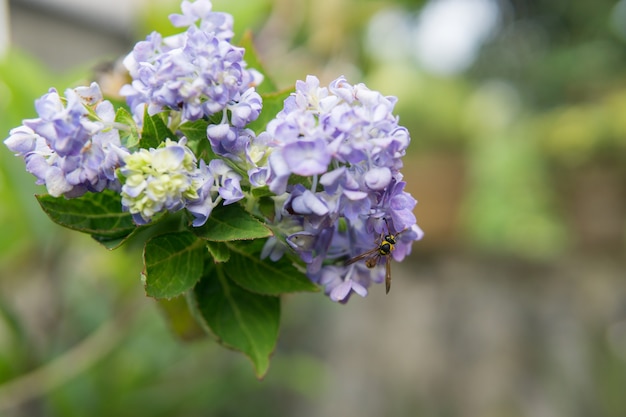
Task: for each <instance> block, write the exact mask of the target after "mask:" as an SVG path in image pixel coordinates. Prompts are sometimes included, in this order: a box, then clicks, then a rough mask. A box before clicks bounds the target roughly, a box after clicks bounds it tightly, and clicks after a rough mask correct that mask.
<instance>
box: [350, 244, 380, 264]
mask: <svg viewBox="0 0 626 417" xmlns="http://www.w3.org/2000/svg"><path fill="white" fill-rule="evenodd" d="M377 254H378V247H375V248H373V249H370V250H368V251H367V252H363V253H362V254H360V255H357V256H355V257H354V258H350V259H348V260H347V261H346V262H345V264H344V265H352V264H353V263H355V262H359V261H360V260H361V259H365V258H371V257H372V256H375V255H377ZM370 268H371V267H370Z"/></svg>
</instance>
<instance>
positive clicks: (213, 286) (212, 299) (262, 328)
mask: <svg viewBox="0 0 626 417" xmlns="http://www.w3.org/2000/svg"><path fill="white" fill-rule="evenodd" d="M210 272H211V273H210V274H209V275H207V276H205V277H203V279H202V280H201V281H200V282H199V283H198V285H196V288H195V290H194V291H195V294H196V300H197V307H198V311H200V314H201V315H202V317H203V318H204V320H205V321H206V323H207V325H208V326H209V328H210V329H211V331H212V332H213V334H214V335H215V336H217V337H218V338H219V339H220V343H222V344H223V345H224V346H227V347H229V348H232V349H235V350H238V351H240V352H243V353H244V354H245V355H246V356H248V358H250V360H251V361H252V364H253V365H254V369H255V373H256V375H257V377H259V378H262V377H263V376H264V375H265V373H266V372H267V369H268V368H269V357H270V355H271V353H272V352H273V351H274V348H275V346H276V340H277V338H278V327H279V324H280V300H279V298H278V297H271V296H266V295H260V294H254V293H251V292H248V291H246V290H244V289H242V288H240V287H238V286H237V285H236V284H234V283H233V282H232V281H230V280H229V279H228V278H226V276H225V275H224V273H223V271H222V268H221V265H216V266H215V267H214V268H212V269H211V271H210Z"/></svg>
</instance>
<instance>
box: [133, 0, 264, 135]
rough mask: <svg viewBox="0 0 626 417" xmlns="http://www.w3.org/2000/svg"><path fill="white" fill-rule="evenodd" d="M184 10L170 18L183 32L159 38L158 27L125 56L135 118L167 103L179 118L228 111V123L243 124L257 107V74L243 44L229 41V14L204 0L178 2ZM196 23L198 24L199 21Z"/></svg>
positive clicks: (253, 114) (252, 115) (259, 77)
mask: <svg viewBox="0 0 626 417" xmlns="http://www.w3.org/2000/svg"><path fill="white" fill-rule="evenodd" d="M181 7H182V11H183V14H182V15H180V14H174V15H171V16H170V20H171V21H172V23H173V24H174V25H175V26H176V27H187V30H186V31H185V32H183V33H180V34H176V35H173V36H169V37H166V38H163V37H162V36H161V34H159V33H158V32H153V33H152V34H150V35H149V36H148V37H147V38H146V40H145V41H141V42H138V43H137V45H135V48H134V49H133V52H132V53H130V54H129V55H128V56H127V57H126V58H125V60H124V65H125V66H126V68H127V69H128V71H129V73H130V76H131V77H132V83H131V84H129V85H126V86H124V87H123V88H122V90H121V94H122V95H123V96H126V98H127V101H128V104H129V106H130V108H131V110H132V112H133V114H134V115H135V117H136V119H137V120H139V121H140V120H141V119H142V117H143V114H144V109H145V108H146V106H147V109H148V113H149V114H151V115H152V114H155V113H158V112H160V111H163V110H166V109H171V110H177V111H180V112H181V113H182V118H183V120H197V119H200V118H203V117H208V116H211V115H214V114H216V113H219V112H222V111H226V110H228V111H230V112H231V114H232V117H231V123H232V124H233V125H234V126H237V127H243V126H245V125H246V124H247V123H249V122H250V121H252V120H254V119H256V118H257V117H258V115H259V111H260V109H261V99H260V96H259V95H258V94H257V93H256V92H255V90H254V86H256V85H257V84H259V83H260V82H261V81H262V76H261V74H260V73H259V72H258V71H256V70H251V69H247V68H246V62H245V61H244V59H243V55H244V49H243V48H239V47H236V46H234V45H232V44H231V43H230V39H231V38H232V36H233V31H232V26H233V18H232V16H231V15H229V14H226V13H218V12H213V11H211V8H212V5H211V2H210V1H208V0H198V1H196V2H194V3H191V2H189V1H183V2H182V6H181ZM197 24H198V25H197Z"/></svg>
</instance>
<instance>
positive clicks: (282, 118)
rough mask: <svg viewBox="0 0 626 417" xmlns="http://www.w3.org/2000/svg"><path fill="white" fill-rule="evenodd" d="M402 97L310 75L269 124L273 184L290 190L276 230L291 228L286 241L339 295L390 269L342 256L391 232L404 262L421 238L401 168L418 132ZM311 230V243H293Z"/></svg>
mask: <svg viewBox="0 0 626 417" xmlns="http://www.w3.org/2000/svg"><path fill="white" fill-rule="evenodd" d="M395 103H396V99H395V97H387V96H383V95H381V94H380V93H378V92H376V91H372V90H370V89H368V88H367V87H366V86H365V85H363V84H357V85H351V84H349V83H348V82H347V81H346V79H345V78H343V77H340V78H338V79H336V80H334V81H333V82H331V83H330V85H329V86H328V87H320V83H319V80H318V79H317V78H316V77H314V76H308V77H307V79H306V81H298V82H297V83H296V91H295V93H293V94H292V95H291V96H290V97H289V98H288V99H287V100H285V104H284V108H283V110H282V111H281V112H280V113H279V114H278V115H277V116H276V118H275V119H274V120H272V121H270V122H269V123H268V127H267V133H266V134H267V135H269V136H270V138H271V139H270V140H267V143H268V144H269V146H270V147H271V150H270V151H269V152H268V153H270V155H269V158H268V159H267V165H266V167H265V168H266V169H267V171H268V174H267V181H266V183H267V184H268V185H269V188H270V190H271V191H273V192H274V193H276V194H279V195H281V194H286V195H288V197H287V198H284V199H282V200H280V201H281V202H280V207H277V210H279V211H281V212H282V214H281V215H280V216H277V219H278V221H277V223H278V228H279V229H280V228H281V223H283V222H284V223H286V224H288V225H289V227H288V230H287V228H285V234H286V235H287V242H286V243H287V244H288V245H289V246H291V247H292V249H295V250H296V252H298V254H299V255H300V257H301V259H302V260H303V261H304V262H305V263H306V264H307V275H308V276H309V278H310V279H311V280H313V281H314V282H317V283H320V284H322V285H324V286H325V287H326V292H327V293H328V294H329V295H330V297H331V299H333V300H335V301H346V300H347V299H348V298H349V296H350V294H352V293H356V294H359V295H365V294H367V288H368V287H369V286H370V285H371V284H372V283H375V282H381V281H382V280H383V275H381V273H382V272H381V271H382V269H384V268H382V269H381V268H371V269H370V268H367V266H364V265H362V263H361V264H352V265H348V266H345V265H343V264H342V260H344V261H345V259H349V258H352V257H354V256H357V255H359V254H360V253H363V252H366V251H368V250H371V249H372V248H373V247H376V245H377V244H378V243H380V236H381V235H386V234H392V235H396V234H397V235H398V240H397V242H396V244H395V247H394V251H393V252H392V253H391V255H389V256H393V258H394V259H396V260H402V259H403V258H404V257H405V256H406V255H408V254H409V253H410V250H411V244H412V242H413V241H415V240H418V239H420V238H421V237H422V235H423V233H422V231H421V230H420V229H419V227H418V226H417V225H416V219H415V215H414V214H413V208H414V206H415V204H416V201H415V199H414V198H413V197H412V196H411V195H410V194H408V193H407V192H405V191H404V186H405V183H404V182H403V181H402V174H401V173H400V168H402V160H401V158H402V156H404V154H405V152H406V148H407V146H408V145H409V142H410V137H409V134H408V131H407V130H406V129H405V128H404V127H402V126H400V125H399V124H398V118H397V116H395V115H394V114H393V108H394V105H395ZM294 176H297V177H305V178H308V179H309V181H308V183H309V186H310V187H309V188H308V189H307V188H305V186H304V185H302V184H294V181H292V178H293V177H294ZM294 221H296V222H297V223H298V225H299V227H298V228H296V229H294V227H293V223H294ZM340 225H343V226H341V227H340ZM303 234H306V236H307V239H306V245H302V244H296V245H294V244H293V242H294V241H295V240H298V241H302V235H303ZM377 242H378V243H377ZM268 245H276V242H274V241H272V242H271V243H269V242H268ZM273 252H274V253H277V252H276V251H275V250H273ZM381 258H384V257H381ZM383 274H384V273H383Z"/></svg>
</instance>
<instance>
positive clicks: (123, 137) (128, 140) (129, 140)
mask: <svg viewBox="0 0 626 417" xmlns="http://www.w3.org/2000/svg"><path fill="white" fill-rule="evenodd" d="M115 121H116V122H117V123H121V124H124V125H126V126H128V128H129V130H127V131H125V130H119V133H120V141H121V142H122V146H124V147H126V148H127V149H130V150H134V149H136V148H137V147H138V146H139V131H138V129H137V124H136V123H135V120H134V119H133V116H132V115H131V114H130V113H129V112H128V110H126V109H125V108H124V107H120V108H119V109H117V113H115Z"/></svg>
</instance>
